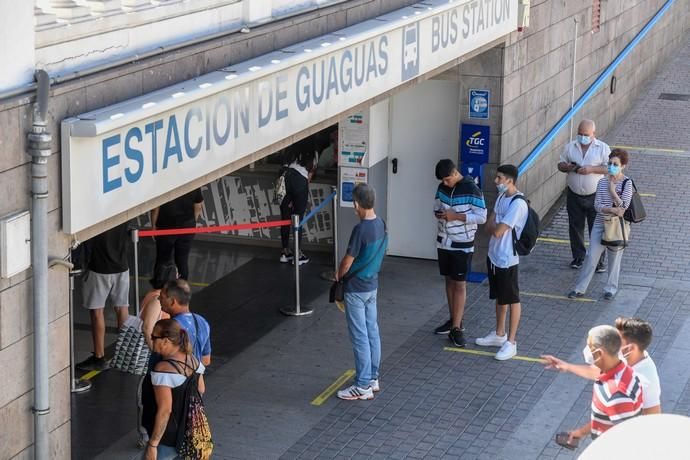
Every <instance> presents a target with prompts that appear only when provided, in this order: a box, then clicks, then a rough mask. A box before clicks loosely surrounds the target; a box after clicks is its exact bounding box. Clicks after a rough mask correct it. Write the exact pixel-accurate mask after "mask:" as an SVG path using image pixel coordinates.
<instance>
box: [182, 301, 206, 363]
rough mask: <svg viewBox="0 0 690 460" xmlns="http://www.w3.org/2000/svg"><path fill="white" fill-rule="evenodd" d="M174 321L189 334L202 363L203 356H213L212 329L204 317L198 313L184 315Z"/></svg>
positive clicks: (195, 352) (195, 354) (193, 348)
mask: <svg viewBox="0 0 690 460" xmlns="http://www.w3.org/2000/svg"><path fill="white" fill-rule="evenodd" d="M195 318H196V324H195V322H194V319H195ZM173 319H174V320H175V321H177V322H178V323H180V326H182V328H183V329H184V330H185V331H187V334H189V341H190V342H191V343H192V351H193V354H194V357H196V359H198V360H199V361H201V357H202V356H207V355H210V354H211V327H210V326H209V325H208V322H207V321H206V320H205V319H204V318H203V316H201V315H198V314H196V313H182V314H180V315H177V316H175V317H173ZM197 325H198V326H199V328H198V330H197V327H196V326H197Z"/></svg>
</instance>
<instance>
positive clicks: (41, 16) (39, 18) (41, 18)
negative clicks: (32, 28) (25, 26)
mask: <svg viewBox="0 0 690 460" xmlns="http://www.w3.org/2000/svg"><path fill="white" fill-rule="evenodd" d="M56 19H57V18H56V17H55V15H54V14H49V13H46V12H45V11H43V10H42V9H40V8H39V7H37V6H35V7H34V24H35V25H36V27H37V28H39V29H40V28H41V27H43V26H47V25H49V24H55V22H56Z"/></svg>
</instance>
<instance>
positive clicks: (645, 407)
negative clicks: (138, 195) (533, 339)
mask: <svg viewBox="0 0 690 460" xmlns="http://www.w3.org/2000/svg"><path fill="white" fill-rule="evenodd" d="M615 326H616V329H618V332H619V333H620V335H621V351H620V353H621V359H623V360H624V361H625V362H626V363H627V364H628V365H629V366H630V367H632V368H633V370H634V371H635V374H636V375H637V376H638V377H639V379H640V383H641V384H642V413H643V414H644V415H648V414H660V413H661V384H660V383H659V373H658V372H657V369H656V364H654V361H653V360H652V358H651V356H649V354H648V353H647V347H648V346H649V344H650V343H651V342H652V326H651V325H650V324H649V322H647V321H645V320H642V319H640V318H623V317H619V318H616V323H615ZM542 358H544V360H545V361H546V367H547V368H549V369H557V370H559V371H562V372H570V373H573V374H575V375H578V376H580V377H583V378H586V379H589V380H596V379H597V378H598V377H599V374H600V372H601V371H600V370H599V368H598V367H596V366H590V365H587V364H571V363H568V362H566V361H563V360H561V359H558V358H556V357H554V356H551V355H544V356H542Z"/></svg>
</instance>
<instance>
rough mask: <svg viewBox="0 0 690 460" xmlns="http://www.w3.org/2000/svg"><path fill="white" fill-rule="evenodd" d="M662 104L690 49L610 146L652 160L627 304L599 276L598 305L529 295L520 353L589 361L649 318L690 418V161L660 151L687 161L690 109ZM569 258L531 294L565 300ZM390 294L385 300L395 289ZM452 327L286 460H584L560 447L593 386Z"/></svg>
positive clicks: (559, 253)
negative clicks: (625, 324)
mask: <svg viewBox="0 0 690 460" xmlns="http://www.w3.org/2000/svg"><path fill="white" fill-rule="evenodd" d="M663 92H675V93H683V94H688V93H690V41H689V42H688V44H687V46H686V47H685V49H684V50H683V51H682V52H681V53H679V54H678V55H677V56H676V58H675V60H674V61H673V62H672V63H670V65H668V66H667V67H666V68H665V69H664V70H663V72H661V73H660V74H659V75H658V76H657V77H656V78H655V80H654V81H653V82H651V83H650V85H649V87H648V90H647V91H646V92H645V95H644V96H643V97H642V98H641V99H640V100H639V101H638V103H637V104H636V107H635V108H634V109H633V111H632V113H631V114H630V115H629V116H628V117H627V118H626V120H624V121H623V123H621V125H620V126H618V128H617V129H616V130H615V132H614V133H612V134H611V135H610V136H609V137H608V138H607V139H605V140H606V141H608V142H609V143H610V144H612V145H629V146H636V147H644V148H651V149H652V150H651V151H649V150H641V149H640V150H637V151H633V150H632V149H631V162H630V163H631V164H630V167H629V169H628V174H629V175H630V176H631V177H633V178H634V179H635V182H636V184H637V186H638V188H639V190H640V192H642V193H644V194H647V195H654V196H645V197H644V198H643V199H644V202H645V207H646V209H647V212H648V218H647V220H646V221H645V222H643V223H641V224H637V225H634V226H633V230H632V238H633V239H632V242H631V246H630V247H629V248H628V249H626V252H625V255H624V259H623V264H624V267H623V275H622V289H621V292H620V293H619V295H618V296H617V297H616V299H615V300H614V301H613V302H606V301H603V300H601V299H600V298H599V297H600V295H601V292H602V284H603V283H602V275H597V276H596V277H595V278H594V280H593V282H592V284H591V286H590V291H589V294H588V295H589V296H590V297H592V298H594V299H596V300H597V302H596V303H584V302H572V301H567V300H554V299H548V298H542V297H530V296H524V297H523V319H522V324H521V327H520V330H519V338H518V354H519V355H525V356H538V355H539V354H541V353H544V352H549V353H553V354H556V355H559V356H563V357H566V358H568V359H571V360H578V361H579V360H581V356H580V350H581V349H582V346H583V344H584V336H585V334H586V332H587V330H588V329H589V328H590V327H591V326H593V325H596V324H600V323H610V322H612V321H613V319H614V318H615V317H616V316H618V315H636V316H640V317H642V318H646V319H648V320H649V321H651V322H652V324H653V326H654V333H655V336H654V341H653V343H652V346H651V348H650V353H651V354H652V355H653V356H654V359H655V361H656V363H657V366H658V367H659V370H660V373H661V383H662V389H663V406H662V407H663V409H664V411H665V412H673V413H679V414H683V415H690V381H688V380H687V378H688V376H689V375H688V370H687V369H684V374H683V378H684V379H685V380H682V379H681V380H680V381H678V379H677V378H675V381H672V380H674V379H671V378H670V377H671V374H672V371H673V370H677V368H678V366H679V365H681V362H680V361H679V360H678V358H680V359H683V360H684V361H687V358H686V356H687V355H686V354H685V353H687V345H686V344H685V343H684V341H685V339H684V337H687V335H685V331H687V330H688V328H689V327H688V325H690V296H689V294H690V270H689V268H690V237H688V235H687V232H686V231H685V228H686V225H687V224H688V223H690V206H688V205H687V203H688V199H689V198H690V193H689V192H688V187H687V184H688V183H690V154H689V153H671V152H664V151H653V149H654V148H655V147H656V148H660V149H675V150H684V151H685V152H690V130H689V129H688V128H687V127H688V126H690V103H688V102H678V101H661V100H658V96H659V94H660V93H663ZM544 236H546V237H551V238H557V239H567V238H568V236H567V214H566V213H565V209H560V210H559V212H558V213H557V214H556V216H555V218H554V220H553V222H552V224H551V225H550V226H549V227H548V228H547V229H546V230H545V232H544ZM569 260H570V251H569V247H568V246H567V245H559V244H553V243H543V244H541V245H540V246H539V247H538V248H537V249H536V252H535V253H534V254H532V255H530V256H529V257H525V258H523V260H522V263H521V272H520V275H521V288H522V290H524V291H526V292H535V293H548V294H557V295H558V294H560V295H563V294H565V293H566V292H567V291H568V288H569V287H570V285H571V284H572V283H573V281H574V277H575V272H574V271H572V270H570V269H569V268H567V263H568V261H569ZM381 291H382V293H383V294H382V297H384V298H385V292H386V289H385V286H383V287H382V288H381ZM487 297H488V296H487V288H486V286H481V287H479V288H475V289H473V290H472V292H471V295H470V299H469V302H468V304H469V308H468V311H467V316H466V318H467V319H466V326H467V330H468V335H469V336H472V337H474V336H478V335H483V334H484V333H486V332H488V331H490V330H491V329H492V327H493V321H494V320H493V309H492V308H491V304H490V302H489V300H488V298H487ZM383 303H385V300H383ZM445 317H446V313H445V309H444V308H439V310H438V314H437V315H435V316H434V317H433V319H432V320H430V321H427V322H426V324H424V325H423V326H422V327H421V328H420V329H419V330H417V331H416V332H415V333H414V334H413V335H412V336H411V337H410V338H409V339H408V340H407V341H406V342H405V343H404V344H403V345H402V346H400V347H398V348H397V349H396V350H395V351H394V352H393V353H392V354H391V355H389V356H388V357H387V358H386V359H385V361H384V363H383V373H382V376H381V382H382V391H381V393H380V394H379V395H378V396H377V397H376V398H375V399H374V401H371V402H366V403H351V402H338V403H337V404H336V405H335V406H334V407H333V408H332V409H331V411H330V412H329V413H328V414H327V415H325V416H324V417H323V419H321V421H320V422H319V423H318V424H317V425H316V426H315V427H314V428H312V429H311V430H309V431H308V432H307V433H306V434H305V435H304V436H303V437H302V438H301V439H300V440H299V441H298V442H297V443H295V444H294V445H293V446H291V447H290V448H289V449H288V450H287V451H286V452H285V454H284V455H283V456H282V458H285V459H292V458H300V459H302V458H304V459H308V458H309V459H311V458H362V459H365V458H442V459H443V458H461V459H464V458H468V459H475V458H479V459H482V458H486V459H495V458H506V459H522V458H544V459H551V458H557V459H570V458H575V457H576V455H577V452H575V453H572V452H569V451H566V450H565V449H561V448H559V447H558V446H557V445H555V444H554V443H553V442H552V439H553V435H554V433H556V432H558V431H562V430H567V429H571V428H573V427H576V426H579V425H581V424H582V423H584V422H586V421H587V419H588V417H589V403H590V401H591V385H590V384H588V383H587V382H584V381H582V380H580V379H578V378H576V377H574V376H570V375H565V374H560V375H559V374H557V373H555V372H551V371H547V370H544V369H543V368H542V366H541V365H540V364H537V363H528V362H520V361H510V362H502V363H500V362H496V361H494V360H493V359H490V358H486V357H483V356H475V355H469V354H463V353H453V352H448V351H444V350H443V347H444V346H445V345H447V343H446V342H445V341H444V340H443V339H440V338H438V337H435V336H433V335H432V334H430V331H431V330H432V329H433V327H434V326H435V325H437V323H440V322H442V320H443V319H445ZM681 331H682V332H681ZM384 346H385V337H384ZM670 355H672V356H671V358H668V357H669V356H670ZM684 357H685V358H684ZM681 367H683V366H681ZM684 367H687V365H685V366H684ZM667 376H668V377H669V378H665V377H667ZM581 450H582V449H580V452H581Z"/></svg>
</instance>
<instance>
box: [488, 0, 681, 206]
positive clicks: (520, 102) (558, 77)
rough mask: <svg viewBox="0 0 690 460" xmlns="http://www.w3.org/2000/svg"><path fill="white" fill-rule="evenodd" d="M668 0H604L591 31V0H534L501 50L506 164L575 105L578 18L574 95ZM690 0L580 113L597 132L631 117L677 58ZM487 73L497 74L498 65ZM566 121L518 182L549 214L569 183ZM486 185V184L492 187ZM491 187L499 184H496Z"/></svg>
mask: <svg viewBox="0 0 690 460" xmlns="http://www.w3.org/2000/svg"><path fill="white" fill-rule="evenodd" d="M664 3H666V1H665V0H606V1H602V2H601V29H600V30H599V31H598V32H594V33H593V32H592V23H591V18H592V2H591V1H590V0H550V1H546V0H533V1H532V8H531V22H530V26H529V28H527V29H525V31H524V32H522V33H517V32H516V33H514V34H512V35H511V37H510V39H509V41H508V42H507V43H506V46H505V49H504V55H503V105H504V106H503V114H502V122H501V129H502V137H503V138H502V141H501V151H500V162H502V163H513V164H516V165H518V164H519V163H520V162H521V161H522V160H523V159H524V158H525V157H526V156H527V155H528V154H529V153H530V151H531V150H532V149H533V147H534V146H535V145H536V144H537V143H538V142H539V141H540V140H541V139H542V138H543V137H544V135H545V134H546V133H547V132H548V131H549V129H550V128H551V127H552V126H553V125H554V124H555V123H556V122H557V121H558V120H559V118H560V117H561V116H562V115H563V114H564V113H565V112H566V111H567V110H568V109H569V108H570V91H571V81H572V79H571V74H572V56H573V54H572V53H573V36H574V19H577V20H578V21H579V32H578V41H577V64H576V68H575V70H576V72H575V73H576V77H575V81H576V88H575V97H576V99H577V97H579V96H580V95H581V94H583V93H584V92H585V91H586V90H587V88H588V87H589V85H590V84H591V83H592V82H594V80H596V78H597V77H598V75H599V74H600V73H601V71H603V70H604V68H605V67H606V66H607V65H608V64H609V63H610V62H611V61H613V60H614V59H615V57H616V56H617V55H618V53H619V52H620V51H621V50H622V49H623V48H624V47H625V46H626V45H627V44H628V43H629V42H630V41H631V40H632V39H633V37H634V36H635V34H637V32H639V31H640V30H641V29H642V28H643V27H644V25H645V24H646V23H647V21H648V20H649V19H650V18H651V17H652V16H653V15H654V14H655V13H656V12H657V11H658V10H659V9H660V8H661V7H662V6H663V4H664ZM689 11H690V1H688V0H676V2H675V4H674V6H673V7H672V9H671V10H670V11H668V12H667V13H666V15H665V16H664V19H663V20H662V21H661V22H659V23H658V24H657V25H656V26H655V28H654V29H653V30H652V32H650V33H649V34H648V35H647V36H646V37H645V38H644V40H643V41H642V42H641V43H640V44H639V45H638V46H637V48H636V49H635V51H634V52H633V53H632V54H630V55H629V56H628V57H627V58H626V59H625V61H624V62H623V63H622V64H621V66H619V68H618V69H617V70H616V72H615V74H614V75H615V76H616V78H617V81H618V84H617V88H616V92H615V93H614V94H610V91H609V90H610V87H609V82H607V83H606V84H605V85H603V86H602V87H601V88H600V89H599V91H597V93H596V94H595V95H594V97H593V98H592V99H591V100H590V102H588V103H587V104H586V105H585V106H584V107H583V109H582V110H581V111H580V112H579V113H578V114H577V115H576V117H575V129H577V121H578V120H579V119H581V118H591V119H593V120H595V122H596V124H597V134H598V137H599V138H601V139H603V140H604V141H606V140H607V133H609V131H610V130H611V128H613V127H614V126H615V124H616V122H617V121H618V120H619V119H620V118H621V117H622V116H624V115H625V113H626V112H627V110H628V109H629V108H630V107H631V104H632V103H633V102H634V101H635V98H636V95H637V94H639V93H640V92H642V91H644V89H645V83H646V81H647V80H648V79H649V78H650V77H651V76H652V75H653V74H654V73H655V71H656V69H657V68H658V66H659V65H663V63H664V62H665V61H666V60H667V59H668V57H669V56H671V55H672V54H673V53H674V51H675V50H676V49H677V47H678V44H679V43H680V41H681V40H682V39H683V37H685V36H686V34H687V33H688V30H690V29H689V28H690V13H689ZM491 70H492V72H491V73H489V75H490V76H493V75H494V72H493V69H491ZM569 136H570V132H569V129H568V128H567V127H566V128H565V129H563V130H561V132H560V134H559V135H558V136H557V137H556V139H555V140H554V142H553V143H552V144H551V147H550V148H549V149H548V150H547V151H546V152H545V153H544V154H543V155H542V157H541V158H540V159H539V161H538V162H537V163H535V164H534V165H533V166H532V168H531V169H530V170H529V171H528V172H527V173H526V174H525V175H524V177H523V178H521V179H520V182H519V187H520V189H522V190H523V191H525V192H526V193H527V194H528V195H529V197H530V199H531V200H532V205H533V207H534V208H535V209H536V210H537V211H539V212H540V214H542V215H543V214H544V213H545V212H546V211H547V210H548V209H549V208H550V207H551V206H552V205H553V203H554V202H555V201H556V199H557V198H558V196H559V195H560V193H561V192H562V191H563V189H564V188H565V174H562V173H559V172H558V171H557V170H556V163H557V162H558V156H559V155H560V152H561V150H562V149H563V146H564V144H565V143H566V142H567V141H568V140H569ZM487 190H488V189H487ZM490 191H491V192H493V188H492V189H491V190H490Z"/></svg>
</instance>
